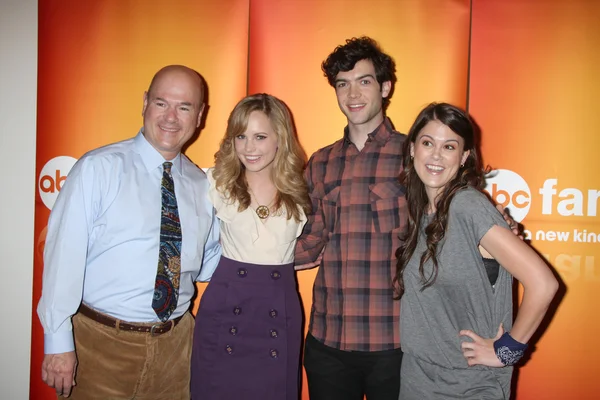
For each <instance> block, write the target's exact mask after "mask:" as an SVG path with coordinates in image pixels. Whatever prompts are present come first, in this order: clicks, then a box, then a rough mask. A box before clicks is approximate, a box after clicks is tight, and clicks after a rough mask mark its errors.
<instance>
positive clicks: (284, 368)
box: [191, 257, 302, 400]
mask: <svg viewBox="0 0 600 400" xmlns="http://www.w3.org/2000/svg"><path fill="white" fill-rule="evenodd" d="M301 341H302V311H301V307H300V298H299V296H298V291H297V287H296V277H295V273H294V267H293V264H292V263H291V264H285V265H257V264H248V263H242V262H239V261H234V260H231V259H228V258H225V257H222V258H221V261H220V262H219V266H218V267H217V269H216V271H215V272H214V274H213V276H212V278H211V280H210V282H209V284H208V286H207V288H206V290H205V292H204V294H203V295H202V299H201V301H200V307H199V308H198V314H197V315H196V327H195V330H194V346H193V350H192V376H191V388H192V399H193V400H231V399H257V400H259V399H260V400H297V399H298V397H299V392H298V390H299V388H298V387H299V379H300V373H299V367H300V345H301Z"/></svg>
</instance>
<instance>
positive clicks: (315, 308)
mask: <svg viewBox="0 0 600 400" xmlns="http://www.w3.org/2000/svg"><path fill="white" fill-rule="evenodd" d="M405 137H406V136H404V135H401V134H399V133H398V132H395V131H394V130H393V129H392V126H391V123H390V121H389V120H388V119H386V120H385V121H384V122H383V123H382V124H381V125H380V126H379V127H378V128H377V129H376V130H375V131H374V132H373V133H371V134H370V135H369V138H368V139H367V142H366V144H365V146H364V148H363V149H362V151H358V149H357V148H356V146H355V145H354V144H353V143H351V142H350V140H349V139H348V130H347V128H346V130H345V132H344V138H343V139H341V140H338V141H337V142H335V143H333V144H332V145H330V146H327V147H325V148H323V149H321V150H318V151H317V152H316V153H315V154H313V156H312V157H311V158H310V160H309V162H308V166H307V169H306V172H305V176H306V180H307V182H308V188H309V193H310V197H311V200H312V206H313V212H312V214H311V215H309V216H308V222H307V223H306V225H305V227H304V231H303V233H302V236H301V237H300V239H299V240H298V242H297V245H296V258H295V262H296V265H301V264H305V263H308V262H312V261H314V260H316V258H317V257H318V255H319V254H320V252H321V250H322V249H323V247H325V251H324V253H323V259H322V261H321V266H320V268H319V271H318V272H317V277H316V279H315V283H314V287H313V305H312V309H311V315H310V325H309V331H310V333H311V334H312V335H313V336H314V337H315V338H316V339H317V340H319V341H321V342H323V343H324V344H325V345H327V346H329V347H333V348H336V349H340V350H347V351H382V350H390V349H395V348H399V347H400V335H399V318H400V302H399V301H395V300H393V296H394V293H393V289H392V278H393V276H394V274H395V268H396V257H395V254H394V253H395V251H396V249H397V248H398V246H399V245H400V240H399V238H398V236H399V235H400V234H401V233H402V232H403V231H404V229H405V228H406V224H407V212H408V211H407V207H406V198H405V189H404V187H403V186H402V185H401V184H400V183H399V181H398V175H399V174H400V172H401V169H402V157H401V154H402V144H403V142H404V139H405Z"/></svg>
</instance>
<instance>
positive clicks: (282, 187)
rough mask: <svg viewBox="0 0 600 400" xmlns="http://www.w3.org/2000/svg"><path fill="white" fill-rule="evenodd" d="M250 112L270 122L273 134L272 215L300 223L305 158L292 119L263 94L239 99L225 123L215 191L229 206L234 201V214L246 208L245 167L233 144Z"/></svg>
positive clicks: (305, 189)
mask: <svg viewBox="0 0 600 400" xmlns="http://www.w3.org/2000/svg"><path fill="white" fill-rule="evenodd" d="M254 111H260V112H263V113H265V115H266V116H267V117H268V118H269V120H270V121H271V125H272V127H273V130H274V131H275V133H276V134H277V152H276V153H275V160H273V168H272V169H271V179H272V181H273V183H274V185H275V188H276V189H277V197H276V199H275V203H274V206H273V208H274V211H275V212H278V211H284V210H285V213H286V216H287V219H290V218H291V217H294V219H295V220H296V221H300V216H301V214H300V210H299V209H298V207H300V208H301V209H302V210H303V211H304V213H305V214H308V213H309V212H310V208H311V203H310V199H309V197H308V186H307V184H306V181H305V180H304V176H303V174H302V173H303V171H304V166H305V165H306V154H305V153H304V151H303V150H302V147H301V146H300V142H298V137H297V136H296V130H295V129H294V124H293V122H292V116H291V114H290V111H289V109H288V108H287V106H286V105H285V104H284V103H283V102H282V101H281V100H279V99H278V98H276V97H274V96H271V95H269V94H265V93H259V94H254V95H251V96H247V97H245V98H243V99H242V100H241V101H240V102H239V103H238V104H237V105H236V106H235V108H234V109H233V111H232V112H231V114H230V115H229V119H228V120H227V130H226V131H225V136H224V137H223V139H222V140H221V144H220V146H219V150H218V151H217V152H216V153H215V169H214V171H213V177H214V178H215V181H216V187H217V190H218V191H219V192H220V193H221V194H222V195H223V197H225V198H227V199H229V200H230V201H232V202H235V201H238V202H239V207H238V211H244V210H245V209H247V208H248V207H250V201H251V200H250V194H249V192H248V183H247V181H246V177H245V174H244V170H245V167H244V165H243V164H242V162H241V161H240V160H239V158H238V156H237V154H236V152H235V145H234V141H235V138H236V137H237V136H238V135H240V134H242V133H244V132H245V131H246V128H247V127H248V119H249V118H250V114H252V113H253V112H254Z"/></svg>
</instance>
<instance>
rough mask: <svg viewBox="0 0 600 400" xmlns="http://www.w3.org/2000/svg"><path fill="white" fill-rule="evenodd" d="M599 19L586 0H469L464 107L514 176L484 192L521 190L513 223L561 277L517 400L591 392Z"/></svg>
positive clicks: (597, 352)
mask: <svg viewBox="0 0 600 400" xmlns="http://www.w3.org/2000/svg"><path fill="white" fill-rule="evenodd" d="M599 18H600V3H599V2H596V1H587V0H570V1H566V0H565V1H559V0H548V1H544V2H543V6H542V4H541V2H538V1H533V0H532V1H522V0H521V1H500V0H497V1H489V0H474V1H473V16H472V19H473V31H472V39H471V40H472V49H471V79H470V98H469V106H470V107H469V108H470V112H471V113H472V115H473V116H474V117H475V119H476V120H477V122H478V124H479V125H480V126H481V129H482V136H483V149H482V151H483V154H484V156H485V161H486V162H487V163H488V164H490V165H491V166H492V167H493V168H501V169H505V170H509V171H512V172H514V173H516V174H518V176H520V177H521V178H522V181H520V180H519V179H517V178H518V177H516V176H515V177H513V178H512V179H509V180H507V181H506V182H503V183H502V184H499V185H498V186H497V189H496V193H498V192H500V191H502V190H504V191H505V192H506V193H508V194H509V195H510V196H513V195H514V194H515V193H516V192H518V191H521V192H522V194H524V195H525V196H524V197H521V198H520V200H519V199H518V200H517V201H516V204H511V205H510V206H509V207H512V209H513V210H515V211H517V212H518V211H519V209H520V208H523V206H525V205H526V204H528V206H529V212H528V213H527V214H526V217H525V219H524V220H523V221H522V223H523V224H524V227H525V229H527V233H528V236H529V237H530V239H531V243H532V245H533V246H534V247H535V248H536V249H537V250H538V251H539V252H540V253H542V254H543V255H544V257H546V258H547V259H548V261H549V263H550V264H551V265H552V266H553V267H554V268H555V270H556V272H557V273H558V276H559V278H560V280H561V281H562V288H561V291H560V295H561V296H562V299H561V302H560V304H559V305H558V309H557V310H555V311H556V312H555V314H554V318H553V319H552V321H551V323H550V325H549V326H548V328H547V330H546V331H545V334H544V335H543V336H542V337H541V339H540V340H539V341H538V342H537V343H536V351H535V352H533V354H532V356H531V359H530V360H529V361H528V363H527V364H526V365H525V367H523V368H521V369H520V371H519V376H518V378H519V379H518V387H517V393H518V399H532V400H533V399H597V398H599V396H600V383H599V379H598V373H599V372H600V368H599V367H598V366H597V365H598V363H597V360H598V359H599V358H600V347H599V346H598V345H597V339H596V338H595V333H596V332H597V329H600V317H599V316H600V313H599V312H598V311H597V306H595V304H598V302H599V300H600V297H599V294H598V293H599V289H600V243H598V242H600V220H599V219H598V210H597V208H598V206H599V204H598V203H599V202H598V191H600V175H599V174H598V168H597V167H594V165H596V164H597V163H596V161H595V160H596V159H597V154H598V149H599V148H600V135H598V133H599V132H598V123H597V118H596V115H597V108H598V106H597V103H596V102H595V101H594V98H597V93H598V92H599V91H600V79H599V78H598V71H600V52H598V49H600V29H599V28H598V24H597V22H598V21H599V20H600V19H599ZM596 101H597V100H596ZM553 191H554V192H555V193H553ZM500 200H504V199H503V198H502V196H501V198H500ZM578 214H579V215H578ZM584 232H586V233H587V235H585V236H584V235H583V233H584ZM590 234H591V235H590ZM588 235H589V237H588ZM592 236H593V237H592ZM581 239H586V241H585V242H582V241H581Z"/></svg>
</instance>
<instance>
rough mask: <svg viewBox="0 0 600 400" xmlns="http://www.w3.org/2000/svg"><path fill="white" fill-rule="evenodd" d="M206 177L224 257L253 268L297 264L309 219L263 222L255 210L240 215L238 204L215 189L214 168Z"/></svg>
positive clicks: (278, 217) (274, 217) (281, 217)
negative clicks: (296, 252)
mask: <svg viewBox="0 0 600 400" xmlns="http://www.w3.org/2000/svg"><path fill="white" fill-rule="evenodd" d="M206 175H207V176H208V182H209V184H210V187H209V190H208V195H209V198H210V201H211V202H212V204H213V206H214V207H215V210H216V215H217V218H218V219H219V222H220V227H221V247H222V248H223V256H224V257H227V258H231V259H232V260H236V261H241V262H246V263H251V264H270V265H280V264H288V263H291V262H293V261H294V250H295V248H296V239H297V238H298V237H299V236H300V234H301V233H302V228H303V227H304V224H305V223H306V216H305V215H304V212H303V211H302V210H301V213H302V215H301V221H300V222H296V220H295V219H294V218H291V219H287V218H286V217H285V214H283V215H270V216H269V217H268V218H266V219H264V220H261V219H260V218H259V217H258V215H256V212H255V211H254V209H253V208H252V207H248V208H247V209H245V210H244V211H242V212H239V211H238V202H235V203H233V204H231V203H230V202H229V201H228V200H227V199H226V198H224V197H223V195H222V194H221V193H219V191H218V190H217V188H216V187H215V179H214V178H213V168H210V169H209V170H208V171H207V173H206Z"/></svg>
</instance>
